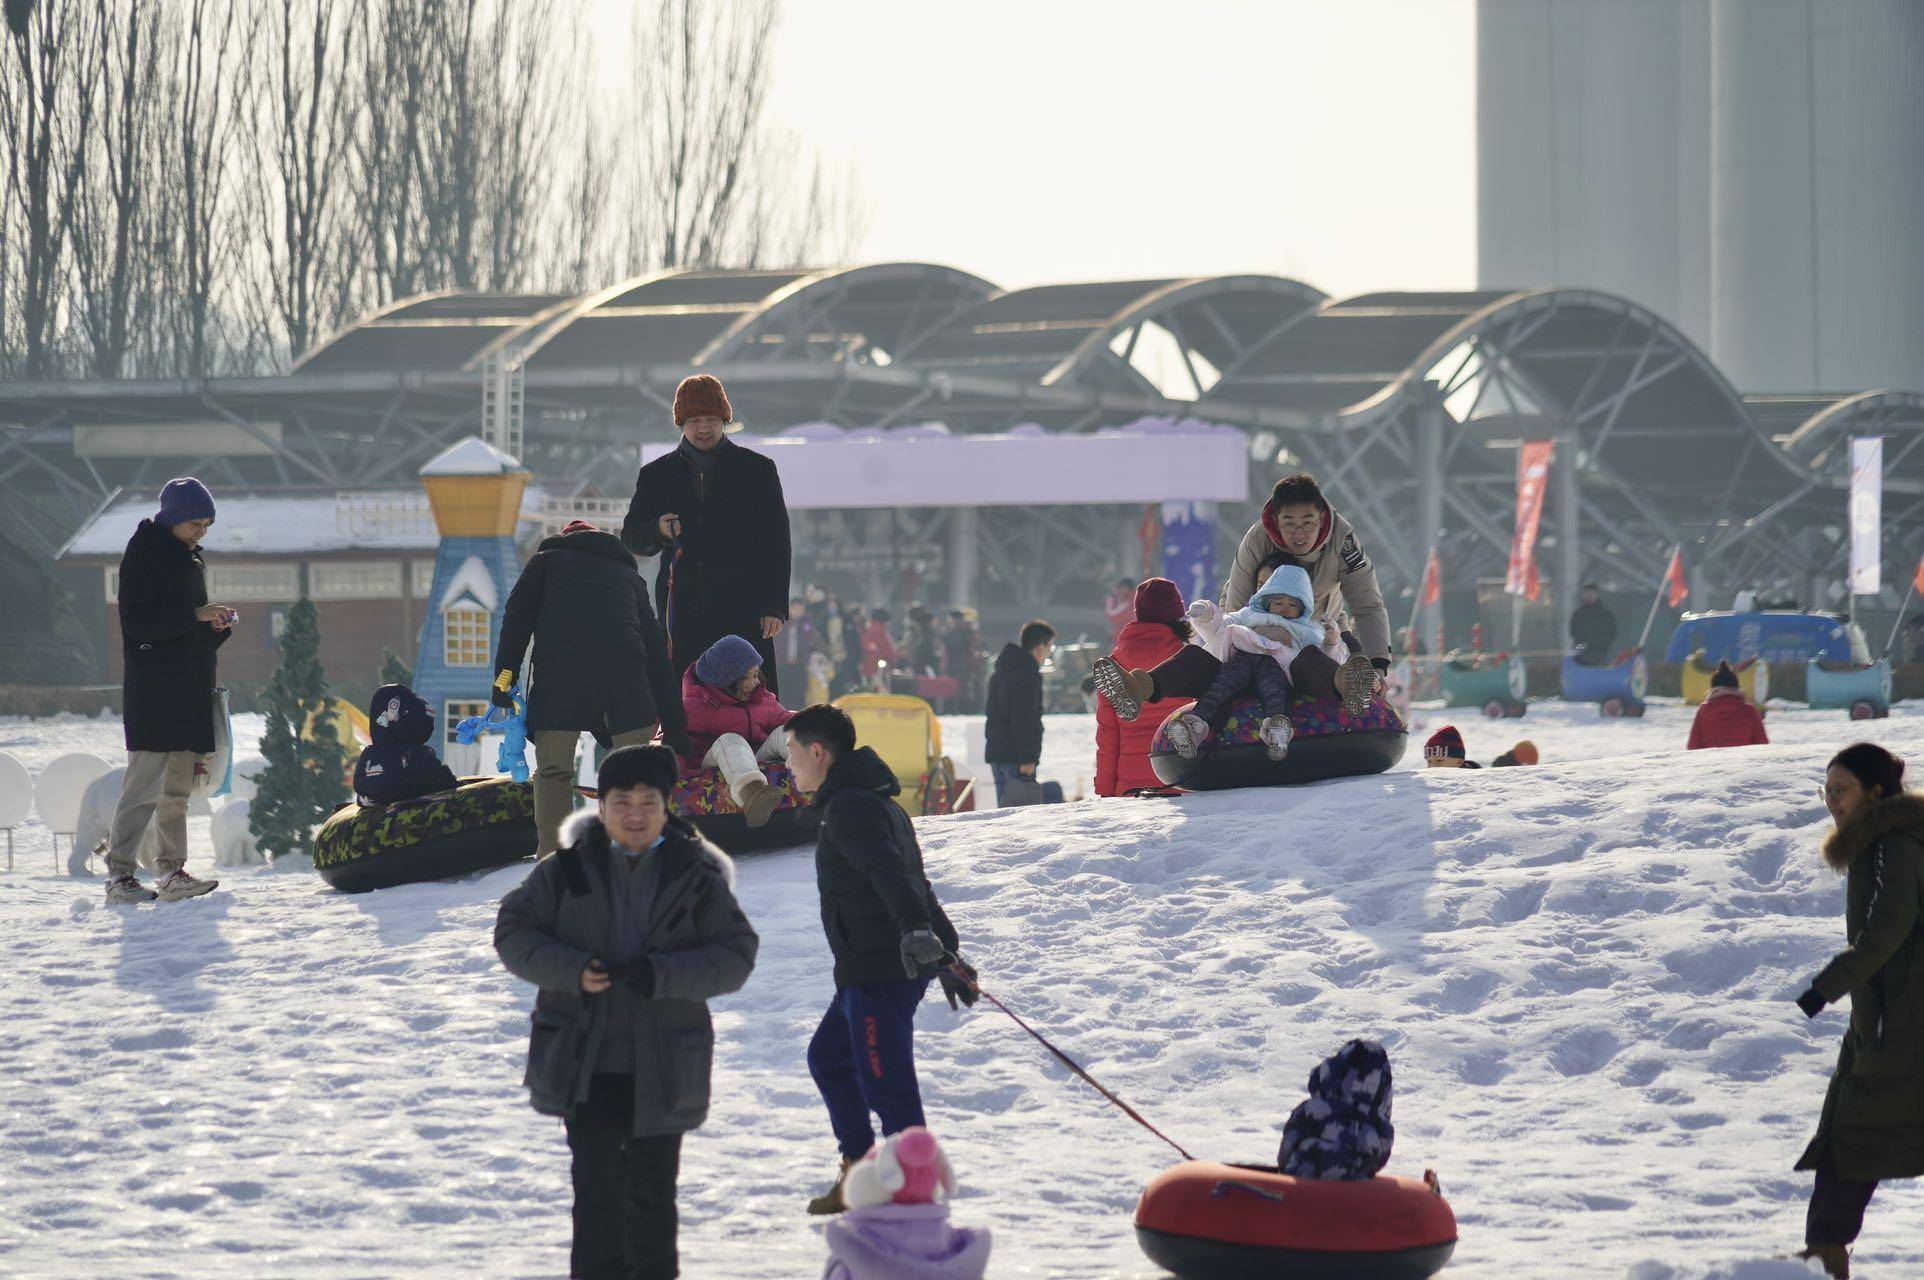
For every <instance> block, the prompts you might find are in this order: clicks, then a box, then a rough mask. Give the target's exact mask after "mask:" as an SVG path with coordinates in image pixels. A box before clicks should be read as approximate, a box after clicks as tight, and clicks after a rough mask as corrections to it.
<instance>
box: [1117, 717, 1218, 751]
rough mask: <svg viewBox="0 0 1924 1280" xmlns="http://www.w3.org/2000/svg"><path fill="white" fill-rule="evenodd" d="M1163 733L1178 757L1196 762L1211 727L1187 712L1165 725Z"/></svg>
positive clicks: (1200, 718)
mask: <svg viewBox="0 0 1924 1280" xmlns="http://www.w3.org/2000/svg"><path fill="white" fill-rule="evenodd" d="M1117 714H1121V713H1120V712H1118V713H1117ZM1162 732H1163V736H1164V737H1166V738H1168V739H1169V745H1170V746H1172V747H1174V748H1175V749H1176V754H1177V755H1179V756H1181V757H1182V758H1183V759H1185V760H1194V759H1195V758H1196V752H1197V750H1198V749H1200V748H1201V747H1202V744H1203V740H1204V739H1206V738H1207V737H1209V725H1208V722H1206V721H1205V720H1204V719H1203V718H1202V717H1201V716H1199V715H1195V714H1193V713H1191V712H1187V711H1185V712H1183V713H1182V714H1181V715H1179V716H1177V717H1176V718H1175V719H1174V720H1171V721H1170V722H1169V723H1168V724H1165V725H1164V726H1163V727H1162Z"/></svg>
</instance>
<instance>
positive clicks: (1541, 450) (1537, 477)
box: [1503, 440, 1557, 600]
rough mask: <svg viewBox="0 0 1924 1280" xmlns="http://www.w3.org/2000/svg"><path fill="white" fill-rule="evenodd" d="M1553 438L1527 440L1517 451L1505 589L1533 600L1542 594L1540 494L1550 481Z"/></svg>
mask: <svg viewBox="0 0 1924 1280" xmlns="http://www.w3.org/2000/svg"><path fill="white" fill-rule="evenodd" d="M1556 449H1557V442H1556V441H1554V440H1526V441H1524V442H1523V447H1522V448H1520V449H1518V450H1517V455H1516V532H1515V534H1514V535H1513V536H1512V537H1511V539H1510V569H1509V573H1508V574H1507V575H1506V576H1505V578H1504V582H1503V589H1504V591H1506V592H1508V593H1509V594H1510V595H1513V596H1523V597H1525V598H1526V599H1530V600H1535V599H1536V598H1537V597H1538V596H1539V595H1541V594H1543V574H1542V571H1541V570H1540V569H1539V568H1538V566H1537V527H1538V526H1539V525H1541V524H1542V523H1543V494H1544V491H1545V490H1546V489H1547V488H1549V485H1550V459H1551V457H1552V456H1553V455H1554V454H1555V453H1556Z"/></svg>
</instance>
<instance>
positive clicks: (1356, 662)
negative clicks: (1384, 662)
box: [1336, 653, 1376, 716]
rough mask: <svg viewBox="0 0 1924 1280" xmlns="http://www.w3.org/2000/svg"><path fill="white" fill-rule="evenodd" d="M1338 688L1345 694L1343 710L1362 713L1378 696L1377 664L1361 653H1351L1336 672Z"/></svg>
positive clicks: (1354, 713)
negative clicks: (1371, 700)
mask: <svg viewBox="0 0 1924 1280" xmlns="http://www.w3.org/2000/svg"><path fill="white" fill-rule="evenodd" d="M1336 688H1337V691H1338V692H1339V693H1341V694H1342V696H1343V710H1345V711H1347V712H1349V714H1351V715H1353V716H1360V715H1362V714H1363V713H1364V712H1365V711H1368V710H1369V705H1370V699H1371V698H1373V697H1375V696H1376V665H1375V664H1374V663H1372V662H1371V661H1370V660H1369V659H1368V658H1365V657H1364V656H1363V655H1362V654H1360V653H1357V654H1352V655H1350V659H1349V661H1348V662H1345V663H1344V664H1343V665H1342V666H1341V667H1340V668H1339V669H1338V670H1337V672H1336Z"/></svg>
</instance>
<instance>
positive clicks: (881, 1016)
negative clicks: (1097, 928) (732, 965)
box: [788, 704, 976, 1214]
mask: <svg viewBox="0 0 1924 1280" xmlns="http://www.w3.org/2000/svg"><path fill="white" fill-rule="evenodd" d="M788 742H789V768H790V769H791V770H793V771H794V775H795V785H796V786H797V787H799V788H801V789H802V790H803V791H806V792H810V793H812V794H813V795H814V798H815V806H816V807H817V808H818V809H820V810H821V814H822V825H821V829H820V831H819V833H818V834H817V836H816V838H815V884H816V888H817V889H818V890H819V892H820V893H821V897H822V929H823V931H824V932H825V933H827V934H828V947H829V950H830V951H831V952H832V953H833V954H834V956H835V999H834V1000H833V1001H832V1002H831V1003H830V1004H829V1006H828V1012H827V1013H826V1014H824V1015H823V1016H822V1022H821V1025H820V1026H819V1027H817V1028H816V1030H815V1037H814V1039H813V1040H811V1041H810V1042H809V1046H808V1070H809V1074H810V1075H812V1076H814V1077H815V1087H816V1088H817V1089H819V1090H821V1093H822V1101H823V1102H825V1103H827V1104H828V1115H829V1123H830V1126H831V1127H832V1128H833V1129H834V1130H835V1140H836V1143H837V1144H838V1145H839V1146H840V1147H841V1149H842V1170H841V1173H840V1175H839V1176H837V1178H836V1180H835V1185H834V1186H833V1187H830V1188H829V1189H828V1191H826V1192H825V1193H823V1194H822V1195H819V1196H817V1197H816V1198H815V1199H814V1200H813V1201H811V1202H810V1203H809V1206H808V1211H809V1212H810V1213H814V1214H834V1213H840V1212H842V1211H843V1209H845V1208H847V1204H846V1202H845V1201H844V1199H843V1197H842V1186H843V1183H844V1181H845V1180H846V1179H847V1177H848V1171H849V1167H850V1166H851V1165H853V1164H854V1162H855V1161H857V1160H860V1159H861V1158H862V1157H863V1156H865V1155H867V1154H868V1150H869V1148H870V1147H872V1146H874V1145H875V1130H874V1128H873V1127H872V1126H871V1125H870V1123H869V1113H870V1112H874V1113H875V1115H876V1116H877V1117H878V1118H879V1119H880V1120H881V1122H882V1136H883V1137H885V1138H886V1137H889V1136H890V1135H892V1134H897V1133H900V1132H901V1131H902V1130H904V1129H908V1128H912V1127H915V1126H919V1125H922V1124H923V1117H922V1089H921V1086H920V1084H919V1083H918V1082H917V1081H916V1078H915V1009H916V1006H917V1005H919V1004H921V1003H922V995H923V993H924V992H925V991H926V990H927V989H928V985H929V979H930V978H931V977H936V976H938V975H939V976H940V978H941V981H942V990H943V993H944V994H945V995H947V996H948V999H949V1004H950V1006H951V1007H954V1006H955V1004H956V1002H957V1001H960V1002H961V1003H963V1004H974V1003H975V1000H976V992H975V989H974V987H973V986H972V985H971V983H970V982H965V981H963V980H962V979H961V978H960V977H958V976H957V975H955V974H954V973H951V972H949V971H948V968H947V966H948V965H949V964H950V963H951V962H952V963H953V964H954V965H956V967H958V968H959V969H960V970H961V971H962V972H963V973H965V974H968V975H970V976H971V978H972V977H973V974H974V972H975V971H974V970H973V969H970V968H969V967H968V965H967V964H966V963H964V962H963V960H962V958H961V956H960V955H959V954H957V949H958V947H959V946H960V944H959V943H958V942H957V941H956V936H955V926H954V925H952V924H950V923H949V917H948V916H947V915H946V914H945V913H944V912H943V910H942V904H941V903H939V902H937V901H936V899H935V889H934V887H933V886H931V885H930V884H929V877H928V873H927V872H926V871H925V870H923V867H922V847H921V845H920V844H918V843H917V842H916V839H915V827H914V826H913V825H912V824H911V823H910V822H909V816H908V814H907V812H905V811H904V810H903V808H902V806H901V805H899V804H897V803H896V802H895V800H894V798H893V797H894V796H896V795H897V794H898V793H899V792H900V791H901V789H902V788H901V784H900V783H898V782H897V781H896V780H895V775H894V774H893V773H891V772H889V767H888V766H887V765H886V764H884V763H882V758H881V757H880V756H878V755H876V754H875V752H874V751H872V750H870V749H869V748H867V747H858V746H856V744H855V722H854V721H852V720H850V719H849V717H848V713H847V712H846V711H843V710H842V709H841V708H840V707H833V706H828V705H826V704H817V705H816V706H812V707H807V708H804V709H803V710H801V711H798V712H796V713H795V718H794V719H792V720H790V721H789V722H788Z"/></svg>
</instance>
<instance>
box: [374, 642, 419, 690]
mask: <svg viewBox="0 0 1924 1280" xmlns="http://www.w3.org/2000/svg"><path fill="white" fill-rule="evenodd" d="M413 683H414V669H413V668H412V667H410V666H408V664H407V663H405V662H403V661H401V655H400V654H398V653H396V652H394V650H392V649H385V648H384V649H382V650H381V676H380V679H378V680H376V681H375V682H374V687H375V688H377V689H378V688H380V687H381V686H382V685H384V684H405V685H410V686H411V685H413Z"/></svg>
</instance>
